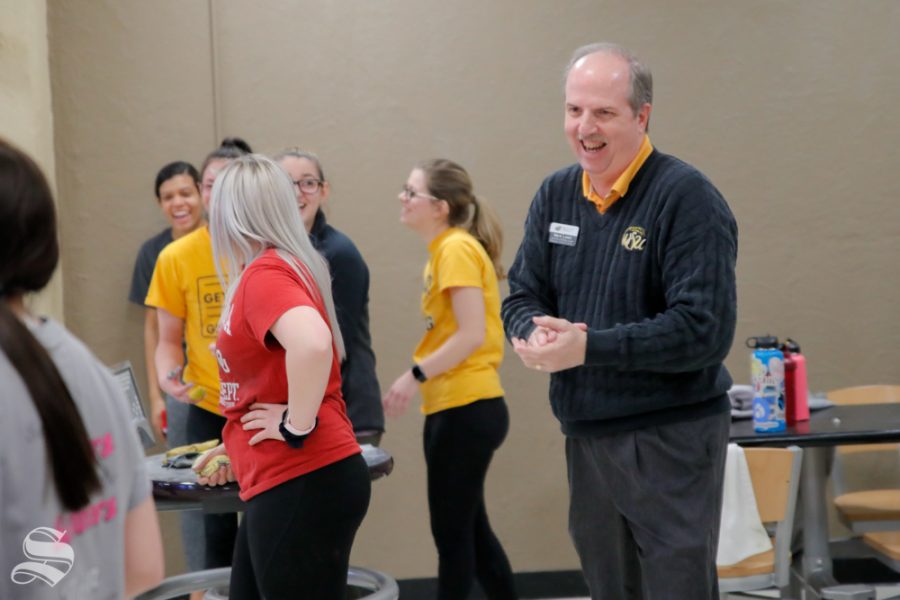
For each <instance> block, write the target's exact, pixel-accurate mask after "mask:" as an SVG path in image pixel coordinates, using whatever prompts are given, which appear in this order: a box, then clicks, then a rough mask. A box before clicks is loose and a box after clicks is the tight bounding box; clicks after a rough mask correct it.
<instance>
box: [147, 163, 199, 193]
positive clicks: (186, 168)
mask: <svg viewBox="0 0 900 600" xmlns="http://www.w3.org/2000/svg"><path fill="white" fill-rule="evenodd" d="M178 175H190V176H191V179H193V180H194V185H196V186H197V189H198V190H199V189H200V174H199V173H198V172H197V169H196V168H195V167H194V165H192V164H191V163H189V162H185V161H183V160H176V161H175V162H170V163H169V164H167V165H166V166H164V167H163V168H162V169H160V170H159V173H157V174H156V183H155V184H154V186H153V191H154V192H156V197H157V199H158V198H159V188H160V187H162V184H164V183H165V182H167V181H168V180H170V179H172V178H173V177H176V176H178Z"/></svg>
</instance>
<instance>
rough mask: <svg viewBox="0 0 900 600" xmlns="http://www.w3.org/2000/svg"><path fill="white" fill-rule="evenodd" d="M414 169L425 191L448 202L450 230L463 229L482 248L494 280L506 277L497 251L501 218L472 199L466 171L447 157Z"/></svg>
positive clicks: (498, 249)
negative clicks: (418, 174) (426, 188)
mask: <svg viewBox="0 0 900 600" xmlns="http://www.w3.org/2000/svg"><path fill="white" fill-rule="evenodd" d="M416 168H418V169H421V170H422V172H423V173H424V174H425V182H426V185H427V187H428V192H429V193H430V194H431V195H432V196H434V197H435V198H438V199H439V200H443V201H445V202H446V203H447V206H448V208H449V210H448V215H447V222H448V224H449V225H451V226H452V227H465V228H466V229H467V230H468V231H469V233H471V234H472V236H473V237H474V238H475V239H476V240H478V241H479V242H480V243H481V245H482V246H484V249H485V251H486V252H487V254H488V256H489V257H490V258H491V262H492V263H493V265H494V270H495V271H496V272H497V278H498V279H502V278H503V277H505V274H504V272H503V266H502V265H501V264H500V251H501V250H502V247H503V231H502V230H501V228H500V219H498V218H497V213H495V212H494V210H493V209H492V208H491V207H490V206H488V205H487V204H486V203H485V202H484V201H482V200H479V199H478V198H477V197H476V196H475V192H474V191H473V188H472V179H471V178H470V177H469V174H468V173H467V172H466V170H465V169H464V168H462V166H460V165H459V164H457V163H455V162H453V161H452V160H447V159H446V158H436V159H432V160H427V161H424V162H422V163H419V165H418V166H417V167H416ZM470 207H471V210H470ZM470 213H471V217H470Z"/></svg>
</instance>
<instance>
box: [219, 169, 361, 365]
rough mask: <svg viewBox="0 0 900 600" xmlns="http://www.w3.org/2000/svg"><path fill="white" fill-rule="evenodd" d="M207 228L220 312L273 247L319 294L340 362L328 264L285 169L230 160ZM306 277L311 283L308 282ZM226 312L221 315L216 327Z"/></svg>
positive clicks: (341, 341)
mask: <svg viewBox="0 0 900 600" xmlns="http://www.w3.org/2000/svg"><path fill="white" fill-rule="evenodd" d="M209 229H210V235H211V236H212V245H213V255H214V256H215V261H216V271H217V272H218V274H219V280H220V282H221V283H222V289H224V290H226V292H225V307H228V306H230V305H231V301H232V298H233V297H234V292H235V290H236V289H237V287H238V283H240V279H241V274H242V273H243V271H244V269H246V267H247V266H249V265H250V263H252V262H253V261H254V260H256V258H258V257H259V256H260V255H261V254H262V253H263V252H265V251H266V250H267V249H269V248H274V249H275V251H276V252H277V254H278V256H279V257H281V259H282V260H284V262H286V263H287V264H288V265H290V266H291V268H292V269H293V270H294V271H295V272H296V273H297V275H299V276H300V278H301V279H302V280H303V281H304V282H305V283H306V284H307V285H308V286H309V287H311V288H317V289H318V291H319V294H320V295H321V297H322V301H323V303H324V304H325V310H326V312H327V313H328V321H329V324H330V325H331V332H332V337H333V338H334V344H335V346H336V347H337V350H338V355H339V356H340V358H341V359H342V360H343V358H344V357H345V356H346V351H345V349H344V339H343V337H342V336H341V329H340V326H339V325H338V320H337V315H336V313H335V310H334V300H333V298H332V295H331V274H330V272H329V270H328V263H327V262H326V261H325V259H324V258H323V257H322V255H320V254H319V253H318V252H317V251H316V249H315V248H314V247H313V245H312V242H310V241H309V235H308V234H307V233H306V228H305V227H304V226H303V220H302V219H301V217H300V210H299V209H298V208H297V199H296V195H295V194H294V188H293V186H292V183H291V179H290V177H288V176H287V174H286V173H285V172H284V169H282V168H281V167H280V166H279V165H278V164H277V163H276V162H274V161H272V160H271V159H269V158H266V157H265V156H262V155H261V154H248V155H246V156H242V157H240V158H236V159H234V160H232V161H231V162H230V163H229V164H228V166H226V167H225V168H224V169H223V170H222V172H221V173H219V175H218V177H216V183H215V185H213V190H212V201H211V202H210V219H209ZM302 267H306V269H304V268H302ZM309 275H312V278H313V280H314V281H309ZM228 312H229V311H228V310H227V309H226V310H223V311H222V317H221V318H220V320H219V326H220V327H221V326H222V325H224V320H225V319H227V318H228Z"/></svg>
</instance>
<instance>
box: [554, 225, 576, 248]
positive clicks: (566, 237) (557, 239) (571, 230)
mask: <svg viewBox="0 0 900 600" xmlns="http://www.w3.org/2000/svg"><path fill="white" fill-rule="evenodd" d="M577 240H578V226H577V225H566V224H564V223H550V243H551V244H560V245H561V246H574V245H575V242H576V241H577Z"/></svg>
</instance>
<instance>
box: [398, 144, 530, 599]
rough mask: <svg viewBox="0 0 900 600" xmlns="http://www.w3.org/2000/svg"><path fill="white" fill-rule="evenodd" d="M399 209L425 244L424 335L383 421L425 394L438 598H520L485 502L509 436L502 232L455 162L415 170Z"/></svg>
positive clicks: (427, 164) (432, 163)
mask: <svg viewBox="0 0 900 600" xmlns="http://www.w3.org/2000/svg"><path fill="white" fill-rule="evenodd" d="M400 202H401V209H400V222H401V223H403V224H404V225H406V226H407V227H409V228H410V229H412V230H413V231H415V232H416V233H418V234H419V235H420V236H422V237H423V238H424V239H425V241H426V242H427V244H428V253H429V260H428V263H427V264H426V265H425V271H424V290H423V293H422V312H423V317H424V329H425V333H424V335H423V336H422V339H421V341H420V342H419V345H418V346H417V347H416V350H415V352H414V353H413V361H414V362H413V366H412V368H411V369H410V370H408V371H405V372H404V373H403V374H402V375H400V377H398V378H397V380H396V381H394V383H393V385H391V387H390V389H389V390H388V392H387V393H386V394H385V396H384V400H383V402H384V408H385V413H386V414H387V415H388V416H397V415H400V414H402V413H403V412H404V411H405V410H406V408H407V406H408V405H409V402H410V400H411V398H412V396H413V395H414V394H415V392H416V389H417V388H418V390H419V391H420V392H421V394H422V412H423V413H425V415H426V417H425V430H424V438H425V439H424V447H425V461H426V464H427V467H428V506H429V510H430V512H431V531H432V535H433V536H434V541H435V544H436V545H437V549H438V556H439V567H438V590H439V591H438V598H439V600H444V599H450V598H454V599H455V598H466V597H467V595H468V593H469V590H470V589H471V588H472V584H473V582H474V581H475V579H476V578H477V579H478V582H479V583H480V584H481V586H482V588H483V589H484V590H485V592H486V593H487V595H488V597H489V598H491V599H492V600H498V599H507V598H516V592H515V588H514V585H513V576H512V569H511V568H510V565H509V560H508V559H507V558H506V553H505V552H504V551H503V547H502V546H501V545H500V542H499V541H498V540H497V537H496V536H495V535H494V532H493V531H492V530H491V527H490V524H489V522H488V518H487V512H486V510H485V503H484V480H485V477H486V476H487V470H488V466H489V464H490V462H491V458H492V456H493V454H494V451H495V450H496V449H497V448H499V447H500V444H501V443H502V442H503V439H504V438H505V437H506V433H507V430H508V429H509V414H508V412H507V410H506V403H505V401H504V399H503V388H502V387H501V386H500V376H499V375H498V373H497V368H498V367H499V366H500V362H501V361H502V360H503V325H502V323H501V321H500V293H499V289H498V285H497V279H498V276H500V275H502V268H501V267H500V264H499V259H500V247H501V244H502V234H501V231H500V224H499V221H498V220H497V217H496V216H495V215H494V213H493V211H491V210H490V208H488V207H487V206H486V205H485V204H484V203H483V202H482V201H480V200H478V199H477V198H476V197H475V194H474V193H473V191H472V181H471V179H469V174H468V173H466V171H465V169H463V168H462V167H461V166H459V165H458V164H456V163H454V162H452V161H449V160H444V159H438V160H431V161H427V162H424V163H421V164H420V165H418V166H417V167H416V168H414V169H413V170H412V172H411V173H410V175H409V178H408V179H407V181H406V185H405V186H404V187H403V190H402V191H401V192H400ZM476 557H477V560H476Z"/></svg>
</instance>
